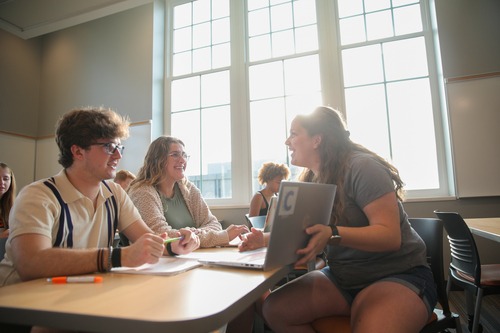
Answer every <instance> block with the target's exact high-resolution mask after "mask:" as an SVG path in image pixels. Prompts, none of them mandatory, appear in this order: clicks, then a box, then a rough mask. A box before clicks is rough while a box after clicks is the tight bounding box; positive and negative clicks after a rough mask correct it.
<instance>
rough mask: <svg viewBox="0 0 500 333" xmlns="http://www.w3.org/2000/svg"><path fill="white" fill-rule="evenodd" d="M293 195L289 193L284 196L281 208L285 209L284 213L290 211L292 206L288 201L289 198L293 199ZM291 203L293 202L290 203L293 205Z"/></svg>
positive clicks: (293, 193) (291, 192)
mask: <svg viewBox="0 0 500 333" xmlns="http://www.w3.org/2000/svg"><path fill="white" fill-rule="evenodd" d="M294 195H295V192H293V191H290V192H288V193H287V194H286V195H285V202H284V203H283V208H285V210H286V211H289V210H290V209H292V205H291V204H290V203H289V202H288V200H289V199H290V197H292V198H293V196H294ZM293 202H294V201H292V204H293Z"/></svg>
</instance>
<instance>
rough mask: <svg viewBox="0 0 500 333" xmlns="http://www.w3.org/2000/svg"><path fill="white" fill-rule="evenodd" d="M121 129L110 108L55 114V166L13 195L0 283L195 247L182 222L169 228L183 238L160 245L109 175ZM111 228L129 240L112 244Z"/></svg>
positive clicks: (124, 128) (125, 129)
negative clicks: (57, 166) (174, 228)
mask: <svg viewBox="0 0 500 333" xmlns="http://www.w3.org/2000/svg"><path fill="white" fill-rule="evenodd" d="M128 134H129V122H128V120H127V119H125V118H123V117H122V116H120V115H119V114H117V113H116V112H114V111H112V110H110V109H104V108H82V109H77V110H73V111H70V112H68V113H66V114H65V115H63V116H62V117H61V118H60V119H59V121H58V124H57V129H56V143H57V145H58V147H59V163H60V164H61V165H62V166H63V169H62V170H61V171H60V172H59V173H58V174H57V175H55V176H53V177H51V178H49V179H42V180H39V181H36V182H34V183H32V184H30V185H28V186H26V187H24V188H23V190H22V191H20V193H19V195H18V196H17V198H16V201H15V202H14V206H13V207H12V211H11V214H10V220H9V226H10V236H9V238H8V240H7V245H6V256H5V259H4V260H3V261H2V262H1V263H0V286H4V285H8V284H13V283H17V282H21V281H28V280H32V279H37V278H48V277H53V276H66V275H79V274H89V273H93V272H102V273H104V272H108V271H110V270H111V268H112V267H119V266H122V265H123V266H128V267H136V266H140V265H142V264H145V263H151V264H153V263H156V262H158V260H159V258H160V257H161V256H162V255H163V254H164V253H165V254H177V253H178V254H186V253H189V252H191V251H193V250H195V249H196V248H198V247H199V238H198V236H196V235H195V234H194V233H192V232H191V231H190V230H189V229H182V230H179V231H178V232H176V233H175V234H174V233H171V234H170V235H171V236H181V235H182V236H183V237H184V238H183V239H182V240H181V241H176V242H172V243H169V244H171V245H167V246H164V240H165V239H166V237H167V235H166V234H164V235H157V234H155V233H154V232H153V231H152V230H151V229H149V227H148V226H147V225H146V224H145V223H144V221H143V220H142V219H141V216H140V214H139V212H138V211H137V209H136V208H135V206H134V204H133V203H132V201H131V200H130V198H129V197H128V195H127V194H126V192H125V191H124V190H123V189H122V188H121V187H120V186H119V185H118V184H115V183H114V182H113V181H110V180H109V179H113V178H114V177H115V173H116V168H117V166H118V162H119V161H120V159H121V157H122V154H123V152H124V147H123V146H122V144H121V139H124V138H126V137H127V136H128ZM116 228H119V229H120V231H122V232H123V233H124V234H125V235H126V236H127V237H128V238H129V239H130V240H131V241H132V245H130V246H128V247H123V248H116V249H113V247H112V244H113V240H114V235H115V229H116Z"/></svg>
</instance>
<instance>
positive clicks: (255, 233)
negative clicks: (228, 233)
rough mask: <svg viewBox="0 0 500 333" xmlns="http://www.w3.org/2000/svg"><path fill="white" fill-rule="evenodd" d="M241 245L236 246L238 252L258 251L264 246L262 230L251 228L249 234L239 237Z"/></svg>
mask: <svg viewBox="0 0 500 333" xmlns="http://www.w3.org/2000/svg"><path fill="white" fill-rule="evenodd" d="M240 238H241V243H240V245H238V249H239V250H240V252H243V251H250V250H255V249H260V248H261V247H265V246H266V240H265V236H264V233H263V232H262V230H259V229H256V228H252V230H251V232H249V233H247V234H243V235H241V236H240Z"/></svg>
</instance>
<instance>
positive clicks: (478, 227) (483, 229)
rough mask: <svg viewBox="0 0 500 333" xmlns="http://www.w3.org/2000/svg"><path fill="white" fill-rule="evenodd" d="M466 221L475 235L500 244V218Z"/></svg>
mask: <svg viewBox="0 0 500 333" xmlns="http://www.w3.org/2000/svg"><path fill="white" fill-rule="evenodd" d="M464 220H465V223H467V225H468V226H469V229H470V231H471V232H472V233H473V234H476V235H478V236H481V237H484V238H488V239H491V240H493V241H495V242H499V243H500V217H491V218H478V219H464Z"/></svg>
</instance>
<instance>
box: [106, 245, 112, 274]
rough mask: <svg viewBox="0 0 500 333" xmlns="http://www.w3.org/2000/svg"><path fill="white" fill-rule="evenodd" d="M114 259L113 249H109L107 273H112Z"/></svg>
mask: <svg viewBox="0 0 500 333" xmlns="http://www.w3.org/2000/svg"><path fill="white" fill-rule="evenodd" d="M112 257H113V247H112V246H110V247H109V252H108V265H107V266H106V272H109V271H111V258H112Z"/></svg>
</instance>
